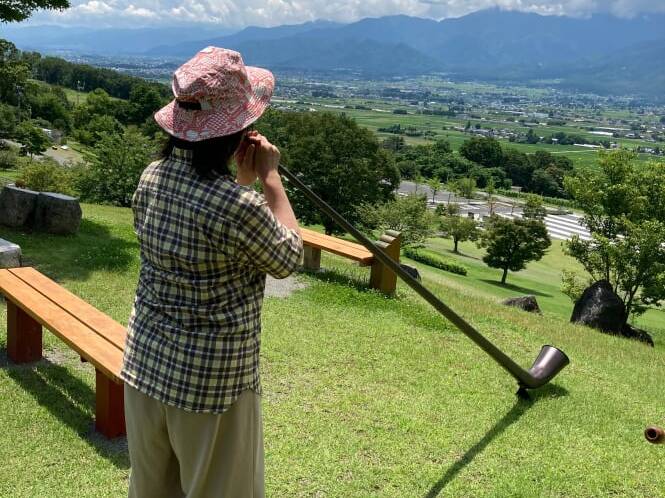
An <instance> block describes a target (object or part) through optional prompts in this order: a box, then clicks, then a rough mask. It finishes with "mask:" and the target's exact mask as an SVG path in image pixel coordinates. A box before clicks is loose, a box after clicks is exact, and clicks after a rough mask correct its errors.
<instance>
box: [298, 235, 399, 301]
mask: <svg viewBox="0 0 665 498" xmlns="http://www.w3.org/2000/svg"><path fill="white" fill-rule="evenodd" d="M300 231H301V233H302V239H303V246H304V247H303V249H304V251H303V252H304V260H303V267H304V268H305V269H306V270H318V269H319V268H320V267H321V251H322V250H323V251H328V252H331V253H333V254H337V255H338V256H343V257H345V258H348V259H351V260H353V261H357V262H358V263H359V264H360V266H371V267H372V271H371V273H370V280H369V283H370V286H371V287H372V288H374V289H378V290H380V291H381V292H383V293H384V294H392V293H393V292H395V288H396V287H397V275H395V273H394V272H393V271H392V270H390V269H389V268H388V267H387V266H385V265H384V264H382V263H381V262H380V261H379V260H377V259H376V258H375V257H374V255H373V254H372V253H371V252H370V251H368V250H367V248H366V247H365V246H363V245H361V244H357V243H355V242H349V241H348V240H344V239H339V238H337V237H332V236H330V235H325V234H322V233H319V232H315V231H313V230H308V229H306V228H301V229H300ZM401 240H402V237H401V235H400V233H399V232H395V231H392V230H388V231H386V233H385V234H383V235H382V236H381V238H380V239H379V240H378V241H377V242H376V244H377V245H378V246H379V247H381V248H382V249H383V250H384V251H386V252H387V253H388V255H389V256H390V257H391V258H393V259H394V260H395V261H398V262H399V253H400V243H401Z"/></svg>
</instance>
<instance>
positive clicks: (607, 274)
mask: <svg viewBox="0 0 665 498" xmlns="http://www.w3.org/2000/svg"><path fill="white" fill-rule="evenodd" d="M599 166H600V169H599V170H598V171H595V170H594V171H590V170H585V171H582V172H580V173H578V174H577V175H576V176H574V177H570V178H567V179H566V187H567V188H568V191H569V192H570V193H571V195H572V196H573V198H574V199H575V200H576V201H577V203H578V204H579V205H580V207H582V209H583V210H584V213H585V215H584V218H583V223H584V225H585V226H586V228H587V229H588V230H589V231H590V232H591V240H582V239H580V238H579V237H573V239H572V240H571V241H570V242H568V244H567V245H566V251H567V252H568V254H570V255H571V256H573V257H574V258H575V259H577V260H578V261H579V262H580V263H581V264H582V265H583V266H584V268H585V270H586V271H587V272H588V273H589V275H590V276H591V278H592V279H593V280H594V281H598V280H607V281H608V282H610V283H611V284H612V287H613V288H614V291H615V292H616V293H617V294H618V295H619V297H620V298H621V299H622V300H623V302H624V305H625V307H626V319H628V317H629V316H630V314H631V313H632V314H639V313H641V312H643V311H645V309H646V306H648V305H660V304H661V303H662V301H663V300H665V246H664V245H663V242H664V241H665V163H662V162H649V163H640V164H639V165H638V164H637V162H636V156H635V154H634V153H632V152H628V151H625V150H618V151H613V152H610V153H605V152H603V153H601V156H600V161H599Z"/></svg>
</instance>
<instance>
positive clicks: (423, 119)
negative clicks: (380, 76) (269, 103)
mask: <svg viewBox="0 0 665 498" xmlns="http://www.w3.org/2000/svg"><path fill="white" fill-rule="evenodd" d="M276 101H277V102H280V100H279V99H276ZM282 102H284V101H282ZM355 106H361V107H367V108H368V109H364V108H361V109H357V108H355ZM294 107H295V108H297V109H301V110H307V109H313V110H316V111H328V112H334V113H344V114H346V115H348V116H350V117H352V118H353V119H354V120H355V121H356V122H357V123H358V124H359V125H361V126H363V127H365V128H367V129H369V130H372V131H373V132H375V133H376V134H377V136H378V137H379V138H381V139H383V138H386V137H388V136H390V135H391V134H390V133H385V132H380V131H379V129H380V128H387V127H390V126H393V125H396V124H399V125H400V126H402V127H415V128H416V129H418V130H419V131H421V132H429V133H431V134H432V135H431V136H429V137H417V136H416V137H410V136H406V135H404V139H405V141H406V143H409V144H427V143H431V142H432V141H433V140H437V139H440V138H445V139H446V140H448V141H449V142H450V144H451V146H452V147H453V150H457V149H458V148H459V147H460V145H461V144H462V143H463V142H464V141H465V140H468V139H469V138H470V137H471V136H472V135H470V134H469V133H465V132H463V131H459V130H454V129H452V128H454V127H464V126H465V125H466V124H467V122H471V123H472V125H475V124H476V123H479V124H480V125H481V126H482V127H483V128H496V129H507V130H512V131H521V132H526V131H528V130H529V128H533V129H534V132H535V133H536V134H537V135H539V136H548V135H552V134H553V133H557V132H564V133H567V134H574V135H579V136H582V137H584V138H586V139H588V140H599V139H603V138H607V137H602V136H598V135H594V134H593V133H590V132H589V131H588V130H585V129H583V128H582V127H581V126H589V125H590V123H589V122H585V123H579V124H578V125H573V124H570V125H565V126H561V125H547V126H543V125H536V126H530V127H526V126H523V125H521V124H520V123H517V122H511V121H506V120H505V117H506V116H498V117H493V116H492V115H487V116H483V118H482V119H473V118H472V119H466V118H465V119H457V118H454V117H449V116H435V115H425V114H417V113H416V112H415V110H414V107H413V106H409V105H406V104H403V103H393V102H390V101H382V100H363V99H357V98H354V99H348V100H344V99H335V98H329V99H325V98H307V103H306V104H294ZM394 109H401V110H403V111H406V112H407V114H394V113H393V112H392V111H393V110H394ZM612 140H613V141H616V142H617V143H618V144H620V145H621V146H622V147H628V148H634V147H640V146H641V147H653V146H654V144H653V143H650V142H647V141H644V140H631V139H624V138H619V139H612ZM500 141H501V143H502V144H503V145H504V146H505V147H511V148H514V149H516V150H519V151H522V152H525V153H533V152H536V151H538V150H546V151H548V152H551V153H553V154H563V155H566V156H568V157H569V158H570V159H571V160H572V161H573V164H574V165H575V166H577V167H581V168H587V167H594V166H595V164H596V160H597V155H598V152H597V151H596V150H593V149H588V148H584V147H579V146H573V145H555V144H523V143H514V142H509V141H508V140H505V139H500ZM639 159H640V160H643V161H645V160H649V159H654V158H653V156H649V155H647V154H640V155H639Z"/></svg>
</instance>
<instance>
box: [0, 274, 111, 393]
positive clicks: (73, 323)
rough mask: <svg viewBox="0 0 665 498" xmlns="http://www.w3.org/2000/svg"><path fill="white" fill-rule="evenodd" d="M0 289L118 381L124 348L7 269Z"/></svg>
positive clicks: (1, 278) (0, 276)
mask: <svg viewBox="0 0 665 498" xmlns="http://www.w3.org/2000/svg"><path fill="white" fill-rule="evenodd" d="M0 290H1V291H2V293H3V294H5V295H6V296H7V297H8V298H9V299H11V300H12V301H13V302H14V303H15V304H16V305H17V306H18V307H19V308H21V309H22V310H23V311H24V312H25V313H27V314H28V315H30V316H31V317H32V318H33V319H34V320H36V321H37V322H39V323H41V324H42V325H43V326H44V327H46V328H47V329H49V330H50V331H51V332H53V333H54V334H55V335H56V336H58V337H59V338H60V339H62V340H63V341H64V342H65V343H66V344H67V345H68V346H69V347H71V348H72V349H73V350H74V351H76V352H77V353H78V354H79V355H80V356H81V357H82V358H85V359H86V360H88V361H89V362H90V363H92V364H93V365H94V366H95V367H96V368H97V369H98V370H100V371H101V372H103V373H104V375H106V376H107V377H109V378H110V379H111V380H113V381H114V382H116V383H121V382H122V381H121V380H120V369H121V368H122V355H123V350H122V349H121V348H117V347H115V345H112V344H111V343H110V342H109V341H108V340H106V339H105V338H103V337H100V336H99V335H97V334H96V333H95V331H93V330H91V329H90V328H89V327H88V326H86V325H84V324H83V323H82V322H80V321H79V320H77V319H75V318H74V317H72V315H71V314H70V313H68V312H67V311H65V310H64V309H63V308H61V307H60V306H58V305H57V304H55V303H54V302H52V301H51V300H50V299H48V298H47V297H45V296H44V295H43V294H41V293H39V292H37V291H36V290H35V289H33V288H32V287H31V286H29V285H28V284H26V283H25V282H24V281H23V280H21V279H20V278H18V277H17V276H16V275H14V274H12V273H11V272H10V271H8V270H0Z"/></svg>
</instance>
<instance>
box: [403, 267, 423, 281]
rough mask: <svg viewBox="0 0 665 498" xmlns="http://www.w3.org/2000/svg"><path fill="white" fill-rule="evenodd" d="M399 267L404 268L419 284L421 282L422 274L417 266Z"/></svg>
mask: <svg viewBox="0 0 665 498" xmlns="http://www.w3.org/2000/svg"><path fill="white" fill-rule="evenodd" d="M399 265H400V266H401V267H402V270H404V271H405V272H406V273H408V274H409V275H411V276H412V277H413V278H415V279H416V280H417V281H418V282H420V281H421V278H420V272H419V271H418V268H416V267H415V266H410V265H405V264H404V263H400V264H399Z"/></svg>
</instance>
